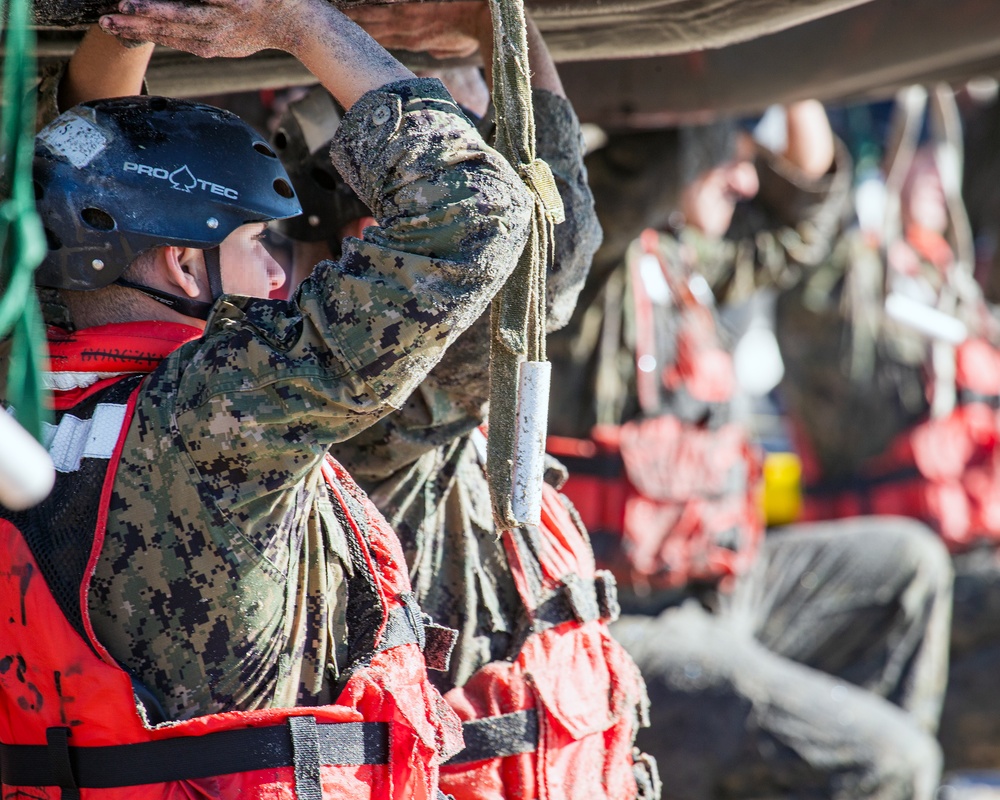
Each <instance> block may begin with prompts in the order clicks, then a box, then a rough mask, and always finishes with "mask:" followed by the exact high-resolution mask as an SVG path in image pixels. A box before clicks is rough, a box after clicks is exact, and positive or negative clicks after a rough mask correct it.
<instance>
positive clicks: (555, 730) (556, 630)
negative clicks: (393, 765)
mask: <svg viewBox="0 0 1000 800" xmlns="http://www.w3.org/2000/svg"><path fill="white" fill-rule="evenodd" d="M476 434H477V435H478V431H477V432H476ZM473 439H474V442H476V439H477V437H476V436H474V437H473ZM478 439H479V441H478V442H476V443H477V445H478V444H480V443H481V444H482V445H485V437H482V436H481V435H479V436H478ZM479 449H480V452H481V454H482V455H485V446H483V447H481V448H479ZM502 536H503V541H504V549H505V551H506V554H507V561H508V563H509V565H510V569H511V574H512V576H513V578H514V581H515V584H516V586H517V591H518V594H519V595H520V598H521V601H522V603H523V605H524V609H525V611H526V617H525V619H523V620H522V623H521V630H520V631H519V640H520V641H519V646H516V647H515V648H514V650H515V652H516V653H517V655H516V657H514V658H512V660H509V661H506V660H505V661H493V662H491V663H489V664H487V665H485V666H484V667H482V668H481V669H479V670H478V671H477V672H476V673H475V674H474V675H473V676H472V677H471V678H470V679H469V680H468V682H466V684H465V685H464V686H460V687H457V688H455V689H452V690H451V691H449V692H448V693H447V694H446V695H445V700H447V701H448V703H449V704H450V705H451V706H452V708H454V709H455V711H456V712H457V714H458V716H459V717H460V718H461V719H462V721H463V724H462V730H463V736H464V738H465V749H464V750H462V751H461V752H460V753H458V754H457V755H456V756H453V757H452V758H451V759H450V760H449V761H448V762H446V763H445V764H444V765H443V766H442V767H441V789H442V791H444V792H445V793H446V794H450V795H452V796H453V797H454V798H455V800H515V799H517V800H521V799H522V798H523V799H524V800H527V799H528V798H548V800H571V799H575V798H580V797H586V798H593V799H594V800H602V799H603V798H606V799H607V800H632V798H642V799H643V800H654V799H655V798H658V797H659V795H660V785H659V776H658V774H657V772H656V763H655V761H654V760H653V759H652V758H651V757H649V756H646V755H644V754H642V753H640V752H639V751H637V750H635V749H634V748H633V744H632V743H633V740H634V738H635V733H636V730H637V728H638V727H639V726H645V725H648V724H649V722H648V714H647V711H648V709H647V707H648V700H647V699H646V690H645V684H644V683H643V680H642V677H641V676H640V674H639V671H638V668H637V667H636V666H635V663H634V662H633V661H632V659H631V657H630V656H629V655H628V654H627V653H626V652H625V650H624V649H623V648H622V646H621V645H619V644H618V643H617V642H616V641H615V640H614V639H613V638H612V637H611V635H610V633H609V631H608V622H609V621H611V620H613V619H615V618H616V617H617V615H618V603H617V599H616V595H615V583H614V578H613V577H612V576H611V575H610V574H608V573H604V572H600V571H597V570H596V567H595V565H594V558H593V554H592V553H591V550H590V545H589V543H588V541H587V536H586V534H585V533H584V532H583V530H582V528H581V527H580V524H579V521H578V519H577V518H576V515H575V513H574V512H573V511H572V510H571V507H568V506H567V505H566V504H565V503H564V501H563V500H562V499H561V498H560V496H559V493H558V492H557V491H556V490H555V489H554V488H552V487H551V486H549V485H548V484H545V485H544V486H543V492H542V518H541V524H540V525H539V526H538V527H534V526H526V527H522V528H519V529H516V530H511V531H504V532H503V534H502Z"/></svg>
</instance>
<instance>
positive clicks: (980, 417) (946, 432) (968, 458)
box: [797, 339, 1000, 551]
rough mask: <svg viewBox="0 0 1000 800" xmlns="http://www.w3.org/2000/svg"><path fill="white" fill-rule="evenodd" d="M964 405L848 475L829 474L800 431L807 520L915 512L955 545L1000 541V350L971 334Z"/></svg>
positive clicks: (960, 362)
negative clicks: (820, 464) (823, 472)
mask: <svg viewBox="0 0 1000 800" xmlns="http://www.w3.org/2000/svg"><path fill="white" fill-rule="evenodd" d="M955 379H956V388H957V390H958V392H957V400H958V403H957V405H956V407H955V408H954V410H953V411H951V413H949V414H947V415H945V416H943V417H941V418H938V419H934V418H930V419H927V420H925V421H923V422H921V423H919V424H917V425H915V426H914V427H912V428H911V429H909V430H907V431H904V432H903V433H902V434H900V435H899V436H897V437H896V439H895V440H894V441H893V442H892V443H891V444H890V446H889V448H888V449H887V450H886V452H885V453H884V454H882V455H880V456H877V457H875V458H872V459H869V460H868V461H867V462H866V463H865V464H864V465H863V466H862V468H861V469H860V470H859V471H858V473H857V474H856V475H854V476H852V477H850V478H847V479H838V480H830V479H826V478H824V476H823V475H822V473H821V469H820V467H819V464H818V462H817V461H816V459H815V458H814V457H813V456H812V455H811V453H810V450H809V445H808V442H807V441H805V439H804V437H802V436H800V437H798V438H799V440H800V441H799V442H798V443H797V445H798V449H799V451H800V453H801V455H802V467H803V479H804V482H805V491H804V497H803V510H802V518H803V519H804V520H822V519H837V518H842V517H853V516H859V515H864V514H896V515H900V516H906V517H914V518H916V519H919V520H921V521H922V522H924V523H926V524H927V525H929V526H930V527H932V528H933V529H934V530H936V531H937V532H938V533H939V534H940V535H941V538H942V539H943V540H944V542H945V543H946V544H947V545H948V547H949V548H950V549H951V550H952V551H961V550H964V549H967V548H968V547H970V546H972V545H974V544H975V543H976V542H979V541H983V540H992V541H1000V411H998V409H1000V351H998V350H997V348H995V347H994V346H993V345H991V344H989V343H988V342H986V341H984V340H982V339H970V340H968V341H966V342H964V343H963V344H961V345H959V347H958V348H957V351H956V374H955Z"/></svg>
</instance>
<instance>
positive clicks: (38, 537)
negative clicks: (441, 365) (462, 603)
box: [0, 345, 461, 800]
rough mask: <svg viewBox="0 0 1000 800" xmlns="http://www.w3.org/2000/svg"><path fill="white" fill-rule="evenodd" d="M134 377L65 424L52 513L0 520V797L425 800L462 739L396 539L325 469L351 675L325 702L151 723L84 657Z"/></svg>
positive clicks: (332, 468) (90, 401)
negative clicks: (344, 568) (346, 556)
mask: <svg viewBox="0 0 1000 800" xmlns="http://www.w3.org/2000/svg"><path fill="white" fill-rule="evenodd" d="M175 346H176V345H175ZM147 371H148V370H147ZM142 377H143V376H135V377H128V378H124V379H121V380H117V381H112V382H111V384H110V385H107V384H108V382H107V381H103V382H102V385H101V386H100V387H99V391H97V392H96V393H90V394H89V395H88V396H86V397H85V398H84V399H83V400H81V401H80V402H78V403H77V404H76V405H75V406H74V407H73V408H72V413H71V414H70V413H63V414H61V415H60V419H59V425H58V426H57V427H56V428H55V430H54V431H53V439H52V442H53V444H52V446H51V448H50V451H51V452H52V453H53V458H54V460H55V461H56V463H57V467H58V468H59V470H60V472H59V474H58V477H57V482H56V487H55V489H54V491H53V494H52V496H51V497H50V499H49V500H47V501H46V502H45V503H43V504H42V505H41V506H39V507H37V508H35V509H32V510H31V511H29V512H24V513H18V514H14V513H10V512H2V513H0V625H2V626H3V636H2V639H0V641H2V645H0V651H2V652H0V708H2V714H0V780H2V782H3V796H4V797H21V798H36V799H42V798H44V799H46V800H47V799H48V798H52V799H53V800H55V798H59V797H61V798H77V797H81V796H83V797H90V798H108V800H115V798H122V800H124V798H129V800H135V799H136V798H157V800H166V799H167V798H184V799H185V800H191V799H192V798H237V797H239V798H248V799H252V798H261V799H263V798H268V800H280V798H287V799H288V800H292V798H300V799H302V800H322V798H345V797H350V798H369V797H370V798H394V799H399V800H401V798H419V799H426V800H432V798H435V797H437V796H438V795H439V790H438V788H437V783H438V765H439V763H440V761H441V760H442V759H443V758H447V757H448V756H449V755H451V754H452V753H454V752H455V751H457V750H458V749H459V748H460V747H461V740H460V738H459V723H458V720H457V719H456V718H455V715H454V714H453V713H452V712H451V711H450V710H449V709H448V708H447V707H446V706H445V703H444V702H443V700H442V698H441V696H440V695H439V694H438V693H437V691H436V690H435V689H434V688H433V687H432V686H431V685H430V683H429V682H428V680H427V674H426V666H425V659H424V657H423V655H422V653H421V647H422V645H424V643H425V642H426V641H427V640H428V638H430V637H431V636H432V634H430V633H428V631H427V630H426V629H425V626H424V624H423V620H422V618H421V615H420V613H419V609H418V608H417V607H416V604H415V602H414V600H413V597H412V595H411V594H410V586H409V579H408V576H407V574H406V571H405V561H404V558H403V553H402V550H401V548H400V545H399V543H398V541H397V539H396V537H395V535H394V534H393V532H392V531H391V529H389V527H388V525H387V524H386V523H385V521H384V520H383V519H382V517H381V515H380V514H379V513H378V511H377V510H376V509H375V508H374V506H372V505H371V503H370V502H369V501H368V499H367V497H366V496H365V495H364V494H363V492H361V490H360V489H359V488H358V487H357V486H356V485H355V484H354V483H353V481H352V480H351V478H350V477H349V476H348V475H347V474H346V472H345V471H344V470H343V469H342V468H341V467H340V466H339V465H338V464H336V463H335V462H333V461H332V460H330V461H329V462H328V463H326V464H325V465H324V467H323V472H324V477H325V479H326V481H327V486H328V489H329V494H330V500H331V504H332V506H333V508H334V511H335V513H336V514H337V515H338V516H339V517H340V519H341V521H342V523H343V526H344V530H345V532H346V533H347V535H348V537H349V538H351V537H352V534H353V537H352V538H351V542H350V546H351V550H352V553H353V554H354V557H355V559H356V564H355V568H354V570H353V572H354V576H353V577H352V578H351V579H350V581H351V582H350V586H349V601H348V602H349V603H350V608H349V610H348V614H349V617H350V619H352V621H353V622H352V641H351V644H350V652H349V657H350V664H349V666H348V668H347V671H346V674H347V676H348V677H347V679H346V683H345V684H344V686H343V689H342V691H341V692H340V695H339V697H338V698H337V701H336V702H335V703H333V704H331V705H324V706H317V707H301V708H270V709H262V710H256V711H248V712H227V713H220V714H212V715H208V716H202V717H196V718H193V719H189V720H185V721H180V722H169V721H159V722H158V721H157V719H156V715H155V710H154V705H155V699H152V695H151V694H150V693H149V692H148V690H144V688H143V687H142V686H141V685H140V684H138V682H136V681H134V680H133V679H132V678H131V677H130V675H129V674H128V673H127V672H126V671H125V670H124V669H122V668H121V667H120V666H118V664H117V663H115V661H114V660H113V659H112V657H111V656H110V655H109V653H108V652H107V651H106V650H105V649H104V648H103V647H102V646H101V644H100V642H98V641H97V639H96V637H95V636H94V632H93V629H92V627H91V625H90V622H89V618H88V614H87V587H88V581H89V576H90V575H91V574H92V573H93V570H94V567H95V565H96V562H97V557H98V555H99V553H100V550H101V545H102V541H103V536H104V530H105V523H106V518H107V513H108V506H109V502H110V498H111V494H112V485H113V481H114V476H115V471H116V467H117V463H118V459H119V458H120V454H121V449H122V446H123V443H124V440H125V434H126V432H127V430H128V427H129V422H130V420H131V418H132V414H133V410H134V406H135V398H136V395H137V393H138V391H139V384H140V382H141V379H142ZM74 545H80V547H74ZM77 551H80V552H77ZM67 558H69V559H71V560H72V559H74V558H76V560H77V561H78V562H79V563H78V564H77V565H75V566H74V569H77V568H78V569H77V574H78V576H79V582H78V584H77V585H76V586H75V587H74V586H67V584H66V582H65V579H62V580H60V579H58V578H56V579H53V576H55V575H56V568H55V567H56V563H57V560H58V563H59V565H60V568H61V569H63V570H64V568H65V559H67ZM63 574H65V572H64V571H63ZM149 700H152V702H148V701H149ZM144 701H146V702H144Z"/></svg>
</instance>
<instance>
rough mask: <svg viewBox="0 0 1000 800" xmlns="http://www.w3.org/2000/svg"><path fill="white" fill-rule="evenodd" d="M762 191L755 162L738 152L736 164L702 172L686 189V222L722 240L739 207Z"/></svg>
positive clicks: (683, 195)
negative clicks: (737, 206) (738, 204)
mask: <svg viewBox="0 0 1000 800" xmlns="http://www.w3.org/2000/svg"><path fill="white" fill-rule="evenodd" d="M759 188H760V184H759V182H758V180H757V170H756V168H755V167H754V165H753V161H752V160H751V159H750V158H748V157H745V156H744V155H743V154H742V153H740V152H738V153H737V155H736V157H735V158H734V159H733V160H732V161H727V162H726V163H725V164H720V165H719V166H717V167H713V168H712V169H710V170H707V171H705V172H703V173H701V174H700V175H699V176H698V177H697V178H696V179H695V180H694V181H692V182H691V183H689V184H688V185H687V186H685V187H684V191H683V192H681V212H682V213H683V214H684V223H685V224H686V225H688V226H690V227H692V228H695V229H696V230H699V231H701V232H702V233H704V234H705V235H706V236H710V237H712V238H721V237H723V236H725V234H726V231H727V230H729V224H730V223H731V222H732V221H733V212H735V210H736V204H737V203H738V202H739V201H740V200H746V199H748V198H751V197H753V196H754V195H756V194H757V190H758V189H759Z"/></svg>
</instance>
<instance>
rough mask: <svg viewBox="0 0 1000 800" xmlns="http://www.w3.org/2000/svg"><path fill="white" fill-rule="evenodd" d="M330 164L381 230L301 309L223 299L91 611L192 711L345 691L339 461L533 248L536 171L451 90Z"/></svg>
mask: <svg viewBox="0 0 1000 800" xmlns="http://www.w3.org/2000/svg"><path fill="white" fill-rule="evenodd" d="M331 155H332V158H333V160H334V163H335V165H336V167H337V168H338V169H339V170H340V172H341V174H343V175H344V176H345V178H346V179H347V181H348V182H349V183H350V184H351V186H352V187H353V188H354V190H355V191H356V192H357V193H358V195H359V197H361V198H362V199H363V200H364V201H365V202H366V203H367V204H368V205H369V207H370V208H371V209H372V210H373V212H374V216H375V217H376V219H377V220H378V222H379V223H380V226H379V227H372V228H369V229H368V230H367V231H366V233H365V237H364V239H350V240H347V241H345V243H344V255H343V257H342V258H341V259H340V260H339V261H338V262H324V263H322V264H320V265H319V266H318V267H317V268H316V270H314V272H313V274H312V276H311V277H310V278H309V279H307V280H306V281H304V282H303V284H302V285H301V287H300V288H299V289H298V291H297V292H296V293H295V295H294V297H293V298H292V299H291V300H290V301H287V302H282V301H274V300H257V299H251V298H246V297H237V296H229V295H227V296H225V297H223V298H222V299H220V300H219V301H218V303H217V304H216V307H215V309H214V312H213V315H212V317H211V318H210V320H209V322H208V325H207V328H206V330H205V334H204V336H203V337H202V338H200V339H198V340H196V341H193V342H190V343H188V344H185V345H183V346H182V347H180V349H178V350H176V351H175V352H174V353H173V354H172V355H170V356H169V357H167V358H166V359H165V360H164V361H163V362H162V363H161V364H160V366H159V367H158V368H157V369H156V370H155V372H153V374H152V375H151V376H150V378H149V380H148V381H147V383H146V384H145V386H144V388H143V391H142V392H141V395H140V398H139V401H138V406H137V409H136V414H135V419H134V422H133V424H132V425H131V427H130V429H129V433H128V436H127V440H126V442H125V448H124V451H123V453H122V457H121V466H120V469H119V472H118V476H117V479H116V481H115V486H114V496H113V498H112V501H111V511H110V516H109V519H108V530H107V538H106V542H105V545H104V548H103V550H102V553H101V558H100V561H99V563H98V564H97V569H96V574H95V575H94V578H93V583H92V588H91V592H90V597H91V603H90V614H91V618H92V620H93V623H94V626H95V630H96V633H97V636H98V638H99V640H100V641H101V642H102V643H103V644H104V645H105V646H106V647H107V648H108V650H109V651H110V652H111V654H112V655H113V656H114V657H115V658H116V659H117V660H118V661H119V662H120V663H121V664H123V665H124V666H126V667H127V668H129V669H130V670H131V671H133V672H134V673H135V674H136V675H137V676H138V677H139V678H140V679H141V680H142V681H143V682H144V683H145V684H147V685H148V686H149V688H150V689H152V691H153V692H154V694H156V695H157V697H158V699H159V700H160V702H161V704H162V705H163V707H164V708H165V709H166V711H167V713H168V715H169V716H171V717H173V718H188V717H192V716H197V715H202V714H208V713H213V712H221V711H227V710H234V709H238V710H250V709H255V708H261V707H267V706H294V705H314V704H318V703H323V702H328V701H329V700H330V699H331V697H332V696H333V695H334V694H335V692H336V688H337V686H336V684H337V681H338V677H339V668H340V666H341V665H342V664H343V650H344V643H345V642H346V641H347V637H348V635H349V632H350V620H349V619H347V618H346V602H345V592H346V582H345V580H344V570H345V569H347V566H346V565H348V564H350V559H349V558H347V557H346V550H345V548H346V546H347V544H346V542H347V537H345V534H344V531H343V529H342V527H341V524H340V522H339V521H338V519H337V517H336V516H335V515H334V514H333V512H332V509H331V505H330V502H329V500H328V499H327V495H326V492H325V490H324V489H323V488H322V485H323V481H322V478H321V477H320V466H321V464H322V461H323V458H324V457H325V455H326V453H327V451H328V450H329V448H330V447H331V445H333V444H334V443H336V442H338V441H343V440H346V439H349V438H351V437H352V436H356V435H357V434H358V433H359V432H361V431H362V430H364V429H365V428H366V427H368V426H370V425H372V424H373V423H375V422H376V421H378V420H379V419H380V418H381V417H383V416H385V415H386V414H388V413H390V412H391V411H393V410H394V409H395V408H398V407H400V406H402V405H403V404H404V402H405V401H406V398H407V397H409V396H410V395H411V394H412V393H413V391H414V389H415V388H416V387H417V386H418V385H419V384H420V383H421V381H422V380H423V378H424V377H425V376H426V374H427V373H428V371H430V370H431V368H432V367H433V366H434V365H435V364H436V363H437V362H438V360H439V359H440V358H441V356H442V354H443V353H444V351H445V349H446V348H447V347H448V346H449V345H450V344H451V342H452V341H454V339H455V338H456V337H457V336H458V334H459V333H460V332H461V331H463V330H464V329H465V328H467V327H469V325H471V324H472V323H473V322H474V321H475V320H476V319H477V318H479V317H480V315H481V314H482V313H483V311H484V310H485V308H486V306H487V304H488V302H489V300H490V298H491V297H492V296H493V294H494V293H495V292H496V291H497V289H498V288H499V287H500V286H501V285H502V283H503V281H504V280H505V279H506V277H507V275H508V274H509V273H510V271H511V270H512V269H513V267H514V264H515V259H516V256H517V254H518V253H519V252H520V250H521V248H522V247H523V243H524V241H525V239H526V236H527V226H528V220H529V213H530V205H529V203H530V201H529V198H528V196H527V193H526V192H525V190H524V189H523V186H522V184H521V181H520V179H519V178H518V177H517V175H516V174H515V173H514V172H513V170H512V169H511V168H510V166H509V165H508V164H507V163H506V162H505V161H504V160H503V159H502V158H501V157H500V156H499V155H498V154H497V153H496V152H494V151H493V150H491V149H490V148H489V147H487V146H486V145H485V143H484V142H483V140H482V138H481V137H480V136H479V134H478V133H477V132H476V130H475V129H474V128H473V127H472V126H471V125H470V124H469V122H468V121H467V119H466V118H465V116H464V115H463V114H461V113H460V112H459V110H458V108H457V106H456V105H455V104H454V102H453V101H452V99H451V98H450V96H449V95H448V93H447V92H446V91H445V90H444V88H443V87H442V86H441V84H440V83H439V82H438V81H436V80H411V81H403V82H399V83H395V84H391V85H389V86H385V87H382V88H381V89H379V90H375V91H372V92H369V93H368V94H366V95H365V96H364V97H362V98H361V99H360V100H359V101H358V102H357V103H356V104H355V105H354V106H353V107H352V108H351V110H350V112H349V113H348V114H347V115H346V116H345V118H344V121H343V124H342V125H341V127H340V129H339V131H338V133H337V136H336V137H335V139H334V143H333V146H332V149H331ZM4 372H5V371H4ZM0 397H2V391H0Z"/></svg>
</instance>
